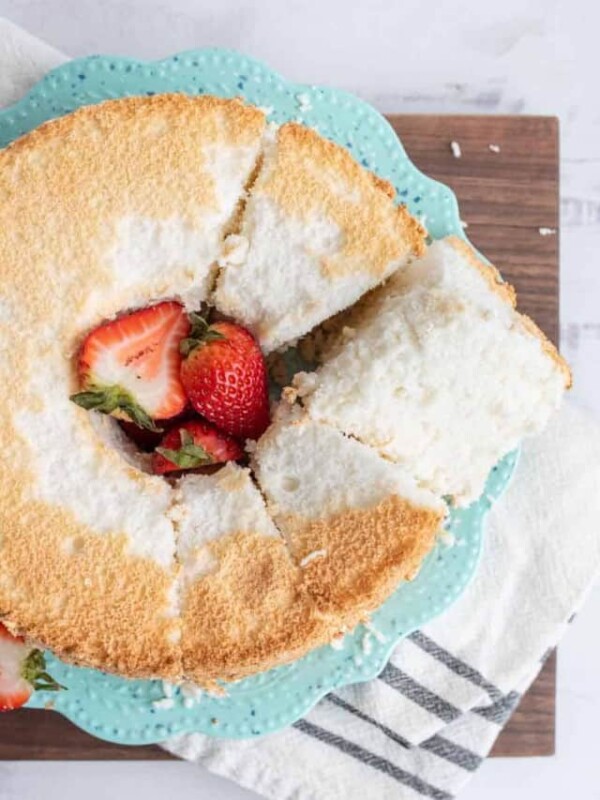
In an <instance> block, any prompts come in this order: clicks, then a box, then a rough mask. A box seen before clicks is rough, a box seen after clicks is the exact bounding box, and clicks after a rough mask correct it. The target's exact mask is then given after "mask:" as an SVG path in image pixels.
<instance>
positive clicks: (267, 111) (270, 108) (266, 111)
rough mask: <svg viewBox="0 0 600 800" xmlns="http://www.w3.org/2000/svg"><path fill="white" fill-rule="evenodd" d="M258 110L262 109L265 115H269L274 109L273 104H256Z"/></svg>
mask: <svg viewBox="0 0 600 800" xmlns="http://www.w3.org/2000/svg"><path fill="white" fill-rule="evenodd" d="M257 108H258V110H259V111H262V112H263V114H264V115H265V117H270V116H271V114H272V113H273V111H275V109H274V108H273V106H257Z"/></svg>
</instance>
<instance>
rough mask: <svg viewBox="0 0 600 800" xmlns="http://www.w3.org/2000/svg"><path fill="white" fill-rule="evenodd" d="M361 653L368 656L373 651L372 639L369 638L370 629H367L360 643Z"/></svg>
mask: <svg viewBox="0 0 600 800" xmlns="http://www.w3.org/2000/svg"><path fill="white" fill-rule="evenodd" d="M360 645H361V647H362V651H363V653H364V654H365V655H366V656H368V655H370V654H371V652H372V651H373V640H372V639H371V633H370V631H367V632H366V633H365V635H364V636H363V638H362V641H361V643H360Z"/></svg>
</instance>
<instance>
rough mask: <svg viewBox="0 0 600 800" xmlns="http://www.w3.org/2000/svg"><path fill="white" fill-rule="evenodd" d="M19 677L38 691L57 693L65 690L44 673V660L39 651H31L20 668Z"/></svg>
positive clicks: (64, 687)
mask: <svg viewBox="0 0 600 800" xmlns="http://www.w3.org/2000/svg"><path fill="white" fill-rule="evenodd" d="M21 677H22V678H23V679H24V680H26V681H27V683H29V684H30V685H31V686H33V688H34V689H35V690H36V691H38V690H41V691H45V692H58V691H60V690H61V689H65V690H66V686H61V684H60V683H58V682H57V681H55V680H54V678H53V677H52V676H51V675H49V674H48V673H47V672H46V658H45V656H44V654H43V653H42V651H41V650H37V649H35V650H32V651H31V653H29V655H28V656H27V658H26V659H25V661H24V662H23V666H22V667H21Z"/></svg>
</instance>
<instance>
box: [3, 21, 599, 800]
mask: <svg viewBox="0 0 600 800" xmlns="http://www.w3.org/2000/svg"><path fill="white" fill-rule="evenodd" d="M64 60H65V57H64V56H63V55H61V54H60V53H58V52H57V51H56V50H53V49H52V48H50V47H48V46H47V45H45V44H43V43H42V42H39V41H38V40H36V39H34V38H33V37H31V36H29V35H28V34H26V33H24V32H23V31H22V30H20V29H19V28H16V27H15V26H13V25H11V24H10V23H7V22H4V21H2V20H0V105H6V104H8V103H10V102H13V101H14V100H16V99H18V98H19V97H20V96H21V95H22V94H23V93H24V92H25V91H26V90H27V89H28V88H29V87H30V86H31V85H32V84H33V83H34V82H35V81H36V80H38V79H39V78H40V77H41V76H42V75H43V74H44V73H45V72H46V71H47V70H48V69H50V68H51V67H53V66H56V65H58V64H59V63H61V62H62V61H64ZM599 520H600V426H598V425H597V424H596V423H595V422H594V421H593V420H592V419H590V418H589V417H588V416H587V415H586V414H584V413H583V412H582V411H579V410H578V409H577V408H575V407H574V406H571V405H566V406H565V408H564V409H563V411H561V412H560V414H558V415H557V416H556V417H555V419H554V420H553V421H552V423H551V424H550V426H549V428H548V430H547V431H546V432H545V433H544V434H543V436H541V437H539V438H536V439H532V440H530V441H527V442H526V443H525V444H524V445H523V450H522V455H521V459H520V462H519V465H518V467H517V470H516V474H515V476H514V480H513V481H512V484H511V486H510V487H509V488H508V490H507V491H506V493H505V495H504V496H503V497H502V499H501V500H500V501H499V502H498V503H497V504H496V505H495V506H494V509H493V511H492V512H491V514H490V516H489V518H488V525H487V531H486V535H485V544H484V553H483V558H482V563H481V565H480V567H479V570H478V573H477V575H476V577H475V579H474V581H473V582H472V584H471V585H470V586H469V588H468V589H467V590H466V592H465V593H464V594H463V596H462V597H461V598H460V599H459V600H458V602H457V603H455V604H454V606H453V607H452V608H451V609H450V610H449V611H447V612H446V613H445V614H444V615H443V616H441V617H439V618H438V619H437V620H435V621H433V622H432V623H430V624H429V625H427V626H425V627H424V628H423V630H421V631H417V632H416V633H414V634H412V635H411V636H409V637H408V639H406V640H404V641H403V642H402V643H401V644H400V645H399V646H398V647H397V648H396V650H395V652H394V654H393V656H392V659H391V661H390V663H389V664H388V666H387V667H386V668H385V670H384V671H383V672H382V674H381V676H380V677H379V678H378V679H376V680H374V681H371V682H369V683H366V684H360V685H356V686H350V687H346V688H344V689H340V690H338V691H336V692H333V693H331V694H330V695H328V697H327V698H326V699H324V700H323V701H322V702H321V703H319V705H318V706H317V707H316V708H315V709H313V711H311V712H310V713H309V714H308V715H307V717H305V718H304V719H303V720H300V721H299V722H297V723H296V724H295V725H294V726H293V727H291V728H288V729H287V730H285V731H283V732H281V733H276V734H272V735H270V736H266V737H263V738H261V739H256V740H251V741H246V742H226V741H221V740H217V739H211V738H209V737H206V736H201V735H198V734H194V735H188V736H183V737H180V738H178V739H175V740H172V741H170V742H167V743H166V745H165V746H166V747H167V749H168V750H170V751H171V752H172V753H176V754H177V755H179V756H181V757H182V758H186V759H189V760H192V761H197V762H198V763H200V764H202V765H204V766H206V767H208V769H210V770H212V771H214V772H216V773H219V774H221V775H224V776H226V777H228V778H231V779H233V780H235V781H237V782H238V783H240V784H242V785H243V786H245V787H247V788H249V789H252V790H254V791H256V792H258V793H260V794H263V795H264V796H265V797H268V798H273V800H388V798H389V800H392V798H393V799H394V800H404V799H405V798H406V799H407V800H408V798H419V797H421V798H423V797H426V798H427V797H428V798H435V799H437V800H450V798H452V797H453V796H454V795H455V794H456V793H457V792H458V791H459V790H460V788H461V786H463V785H464V783H465V782H466V781H467V780H468V778H469V776H470V775H471V774H472V773H473V772H474V771H475V770H476V769H477V767H478V766H479V765H480V764H481V762H482V760H483V758H485V756H486V755H487V753H488V752H489V750H490V748H491V746H492V744H493V742H494V740H495V739H496V737H497V735H498V733H499V732H500V730H501V728H502V725H503V724H504V723H505V722H506V720H507V719H508V717H509V716H510V714H511V712H512V711H513V710H514V708H515V707H516V705H517V704H518V702H519V699H520V697H521V695H522V693H523V692H524V691H525V690H526V688H527V687H528V686H529V684H530V683H531V681H532V680H533V678H534V677H535V676H536V675H537V673H538V671H539V669H540V668H541V665H542V663H543V660H544V658H545V656H546V655H547V654H548V652H549V651H550V649H551V648H552V647H553V646H554V645H555V644H556V643H557V641H558V640H559V639H560V637H561V635H562V633H563V631H564V629H565V626H566V625H567V623H568V621H569V619H570V618H571V617H572V615H573V613H574V612H575V611H576V610H577V608H578V607H579V605H580V603H581V602H582V600H583V598H584V596H585V593H586V591H587V590H588V589H589V587H590V586H591V584H592V582H593V580H594V577H595V576H596V574H597V572H598V571H599V569H600V523H599V522H598V521H599Z"/></svg>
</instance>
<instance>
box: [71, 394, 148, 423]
mask: <svg viewBox="0 0 600 800" xmlns="http://www.w3.org/2000/svg"><path fill="white" fill-rule="evenodd" d="M69 399H70V400H72V401H73V402H74V403H76V404H77V405H78V406H81V408H85V409H87V410H88V411H99V412H100V413H102V414H112V413H113V411H117V409H118V410H120V411H123V412H125V414H127V416H128V417H129V419H130V420H131V421H132V422H134V423H135V424H136V425H137V426H138V428H146V430H149V431H154V433H160V431H161V428H157V427H156V425H155V424H154V421H153V420H152V418H151V417H150V416H149V415H148V414H147V413H146V411H144V409H143V408H142V407H141V406H140V405H138V404H137V403H136V402H135V400H134V399H133V397H132V396H131V395H130V394H129V393H128V392H126V391H124V390H123V389H121V387H120V386H99V387H94V386H92V387H90V388H89V389H87V390H85V391H83V392H77V393H76V394H72V395H71V397H70V398H69Z"/></svg>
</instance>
